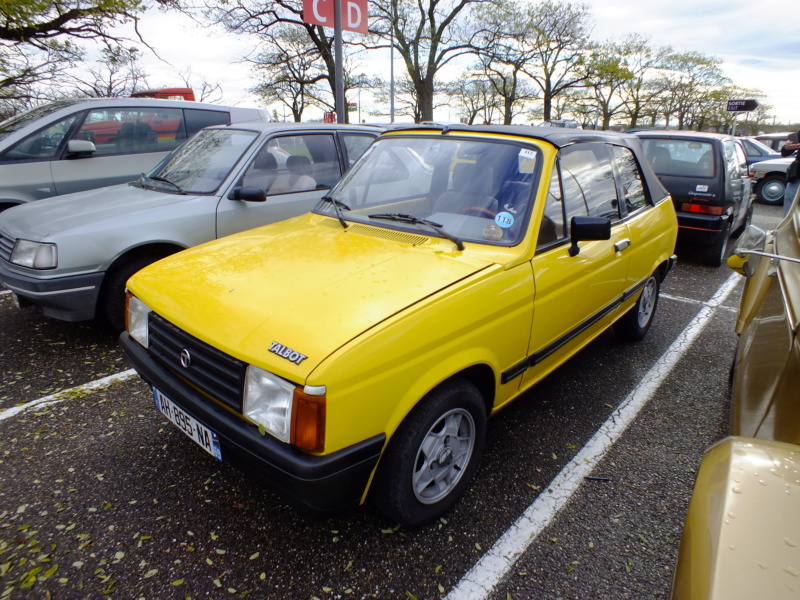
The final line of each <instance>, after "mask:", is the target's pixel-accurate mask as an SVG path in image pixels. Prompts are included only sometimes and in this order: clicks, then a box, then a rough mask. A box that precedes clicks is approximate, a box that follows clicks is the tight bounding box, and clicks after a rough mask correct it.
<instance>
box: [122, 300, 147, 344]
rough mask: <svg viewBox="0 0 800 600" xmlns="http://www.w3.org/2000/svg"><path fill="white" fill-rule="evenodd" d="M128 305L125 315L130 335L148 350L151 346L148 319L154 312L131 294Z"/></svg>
mask: <svg viewBox="0 0 800 600" xmlns="http://www.w3.org/2000/svg"><path fill="white" fill-rule="evenodd" d="M127 305H128V307H127V309H126V311H125V314H126V319H127V329H128V333H129V334H130V336H131V337H132V338H133V339H135V340H136V341H137V342H139V343H140V344H141V345H142V346H144V347H145V348H147V347H148V346H149V345H150V332H149V329H148V317H149V315H150V313H151V312H152V311H151V309H150V307H149V306H147V305H146V304H145V303H144V302H142V301H141V300H139V299H138V298H137V297H136V296H134V295H133V294H130V293H129V294H128V296H127Z"/></svg>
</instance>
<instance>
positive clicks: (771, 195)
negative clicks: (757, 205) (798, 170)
mask: <svg viewBox="0 0 800 600" xmlns="http://www.w3.org/2000/svg"><path fill="white" fill-rule="evenodd" d="M785 191H786V177H785V176H784V175H776V174H774V173H773V174H772V175H767V176H766V177H764V179H762V180H761V181H759V182H758V183H757V184H756V199H757V200H758V201H759V202H761V203H762V204H769V205H770V206H777V205H779V204H783V193H784V192H785Z"/></svg>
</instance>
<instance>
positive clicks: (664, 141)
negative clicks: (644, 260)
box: [636, 131, 753, 267]
mask: <svg viewBox="0 0 800 600" xmlns="http://www.w3.org/2000/svg"><path fill="white" fill-rule="evenodd" d="M636 135H637V136H639V137H640V138H641V140H642V145H643V146H644V153H645V156H646V157H647V159H648V160H649V161H650V163H651V164H652V165H653V170H654V171H655V172H656V175H658V178H659V179H660V180H661V183H662V184H664V187H666V188H667V190H669V193H670V194H671V195H672V201H673V202H674V203H675V211H676V212H677V214H678V227H679V229H678V244H679V246H680V249H681V253H682V254H684V255H685V254H688V255H690V256H695V257H697V258H699V259H700V260H702V261H703V262H706V263H707V264H709V265H711V266H714V267H718V266H720V265H721V264H722V261H723V260H724V259H725V257H726V256H727V253H726V252H727V245H728V240H729V238H730V237H731V235H734V236H735V235H737V234H738V233H740V232H741V231H743V230H744V228H745V226H746V225H747V224H748V223H749V221H750V218H751V217H752V214H753V198H752V193H751V180H750V172H749V168H748V165H747V159H746V155H745V151H744V148H743V147H742V142H741V140H739V139H738V138H735V137H732V136H729V135H722V134H715V133H702V132H697V131H640V132H637V133H636Z"/></svg>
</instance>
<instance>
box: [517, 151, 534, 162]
mask: <svg viewBox="0 0 800 600" xmlns="http://www.w3.org/2000/svg"><path fill="white" fill-rule="evenodd" d="M519 157H520V158H530V159H533V160H536V151H535V150H528V149H527V148H523V149H522V150H520V151H519Z"/></svg>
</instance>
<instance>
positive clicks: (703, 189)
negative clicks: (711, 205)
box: [694, 185, 708, 192]
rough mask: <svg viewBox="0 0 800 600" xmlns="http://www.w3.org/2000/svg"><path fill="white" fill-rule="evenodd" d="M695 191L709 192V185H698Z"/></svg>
mask: <svg viewBox="0 0 800 600" xmlns="http://www.w3.org/2000/svg"><path fill="white" fill-rule="evenodd" d="M694 191H696V192H707V191H708V186H707V185H698V186H697V187H696V188H695V189H694Z"/></svg>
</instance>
